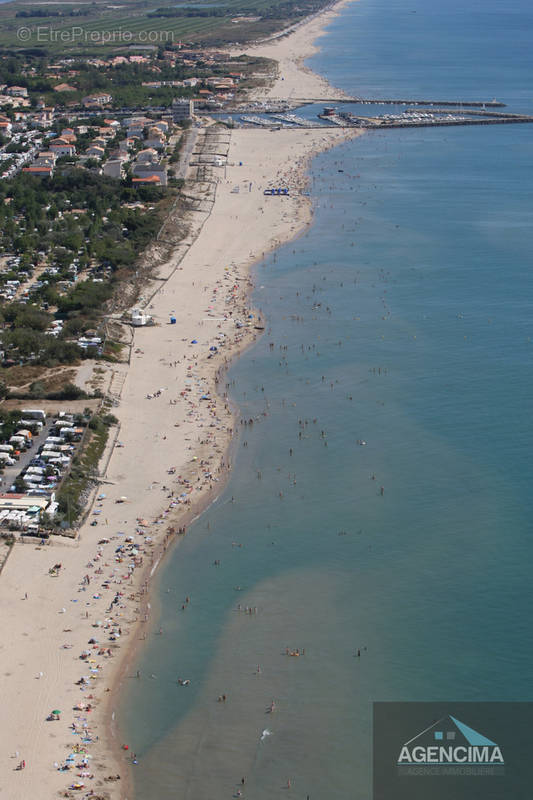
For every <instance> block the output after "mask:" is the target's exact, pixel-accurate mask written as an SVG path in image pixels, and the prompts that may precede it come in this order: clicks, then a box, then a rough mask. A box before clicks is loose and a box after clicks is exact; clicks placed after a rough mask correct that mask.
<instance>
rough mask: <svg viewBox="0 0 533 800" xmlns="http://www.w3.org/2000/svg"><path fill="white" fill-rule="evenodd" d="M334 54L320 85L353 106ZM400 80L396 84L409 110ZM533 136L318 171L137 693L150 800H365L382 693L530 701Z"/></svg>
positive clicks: (125, 713) (419, 134)
mask: <svg viewBox="0 0 533 800" xmlns="http://www.w3.org/2000/svg"><path fill="white" fill-rule="evenodd" d="M493 5H494V8H496V5H495V4H493ZM490 6H491V4H490V3H489V4H488V7H489V10H490ZM485 7H487V4H486V6H485ZM416 8H417V6H416V4H415V5H414V6H413V9H416ZM520 9H521V5H519V4H515V5H513V6H512V9H511V10H512V11H513V13H514V14H516V15H518V14H519V12H520ZM524 9H525V5H524ZM378 11H379V13H381V14H382V22H383V23H384V22H385V16H386V15H387V14H389V15H390V14H392V13H393V12H394V13H399V9H398V8H397V4H394V3H392V2H391V3H384V2H383V3H381V4H380V6H377V5H376V4H374V3H370V2H369V0H360V2H359V3H357V4H354V5H353V6H349V7H348V8H347V9H346V10H345V11H344V12H343V16H342V17H340V18H338V19H337V20H336V21H334V23H333V25H332V28H331V30H332V33H331V35H330V38H329V39H328V38H324V39H323V40H322V42H323V43H327V42H328V41H329V42H330V43H331V53H333V52H338V50H337V51H335V48H334V47H333V44H334V43H336V42H337V41H339V42H340V44H339V47H340V46H341V44H342V37H343V36H345V31H346V29H347V25H348V22H347V20H351V23H350V24H352V25H353V29H352V46H354V40H355V44H356V45H357V48H356V49H357V52H358V53H359V54H360V48H362V47H366V48H367V50H368V49H369V48H371V45H372V43H371V41H366V39H365V36H364V34H365V31H366V30H367V29H365V27H364V25H363V23H362V19H363V18H364V16H365V14H367V15H368V17H367V21H366V23H365V24H367V25H370V23H371V26H375V25H377V23H378V21H379V20H378V17H376V16H375V14H377V13H378ZM372 14H374V16H372ZM524 14H525V11H524ZM378 16H379V15H378ZM357 18H359V21H358V23H357V26H355V23H354V19H357ZM388 19H389V22H391V19H390V16H389V18H388ZM343 20H344V26H343V25H342V21H343ZM393 21H394V20H392V22H393ZM400 34H401V29H400V33H399V34H398V39H399V37H400ZM504 34H505V29H503V31H500V38H502V37H503V38H504ZM435 35H436V33H435ZM335 37H339V38H335ZM358 37H361V38H360V39H359V38H358ZM365 41H366V44H365ZM429 45H430V43H428V42H427V41H426V42H425V45H424V46H425V47H429ZM508 45H509V47H510V46H511V43H510V41H509V42H508ZM399 46H400V43H399V44H398V47H399ZM502 46H503V45H502ZM331 53H330V56H329V57H330V63H331V65H332V66H331V71H330V72H328V71H327V69H326V68H325V65H327V63H328V62H327V57H328V56H327V52H326V49H324V50H323V51H322V53H321V54H320V55H319V56H317V57H316V58H317V59H319V60H321V61H320V63H321V66H322V67H323V68H322V69H321V70H320V71H323V72H325V74H327V76H328V77H329V78H330V79H331V80H332V81H333V82H334V83H336V84H337V85H342V86H343V87H344V88H347V89H350V90H351V89H352V88H353V86H352V85H351V84H350V82H349V79H350V76H349V75H347V77H345V79H344V83H341V81H340V80H339V74H340V72H339V71H340V66H339V62H335V58H334V57H333V56H332V55H331ZM464 55H465V58H466V57H467V56H468V53H467V52H466V49H465V54H464ZM454 56H455V58H457V59H459V60H460V57H461V49H460V48H458V47H456V49H455V52H454ZM359 58H360V55H358V59H359ZM335 65H336V66H335ZM312 66H314V67H315V68H317V64H316V63H315V59H313V63H312ZM511 66H512V65H511ZM393 67H394V59H391V62H390V67H389V69H390V71H391V75H390V76H389V78H387V75H386V68H385V66H383V65H382V67H381V69H382V72H381V75H380V76H379V80H380V81H381V82H383V85H384V86H385V88H386V89H390V93H391V94H392V93H397V92H396V91H394V90H395V89H398V91H399V89H400V88H402V89H405V90H406V91H407V90H408V89H410V88H412V89H413V91H411V92H410V94H411V96H412V95H413V93H416V92H417V91H418V88H419V87H418V86H411V85H410V83H409V76H408V75H407V77H405V78H404V83H403V84H402V85H401V86H399V85H396V86H394V85H391V84H390V83H389V84H388V83H387V81H388V80H390V81H392V72H393ZM335 70H337V72H335ZM439 74H440V73H439ZM514 75H515V71H514V69H511V70H510V72H509V74H508V79H509V87H508V88H509V95H510V99H514V100H515V101H516V102H518V100H519V101H520V103H525V102H526V100H525V98H526V92H525V90H523V87H520V86H517V84H516V82H514ZM358 80H360V76H359V77H358ZM502 80H503V79H502ZM436 84H437V75H436V74H435V76H434V81H433V84H432V83H431V81H430V80H429V78H428V91H429V88H434V89H435V93H436V94H438V96H439V97H441V98H443V99H445V98H446V97H450V96H452V95H454V91H453V89H454V88H455V87H454V85H453V84H452V83H450V84H449V85H447V84H446V83H445V82H444V81H443V80H442V79H441V82H440V83H439V84H438V85H436ZM359 85H360V88H361V94H363V89H364V90H365V93H366V89H367V88H368V93H370V91H371V90H372V89H374V88H375V86H373V85H371V84H370V82H368V83H367V84H366V86H362V85H361V84H359ZM511 85H512V88H511ZM423 88H425V87H423ZM501 88H502V92H500V93H499V97H498V99H501V100H504V101H505V100H506V97H505V96H504V94H503V92H504V89H505V85H502V87H501ZM490 91H491V89H490V87H489V86H486V85H480V86H478V88H477V92H476V93H475V94H476V97H477V96H479V95H481V96H482V98H484V97H485V96H486V93H487V92H490ZM385 93H386V92H385ZM382 96H384V95H382ZM511 96H512V97H511ZM517 98H518V100H517ZM530 141H531V139H530V129H529V127H528V126H507V127H502V128H498V127H487V128H459V129H455V130H450V129H448V130H445V131H439V130H435V129H434V130H431V129H427V130H423V131H415V130H407V131H402V132H387V133H375V134H368V135H365V136H364V137H362V138H360V139H358V140H356V141H353V142H351V143H349V144H346V145H343V146H341V147H339V148H337V149H336V150H334V151H331V152H329V153H325V154H322V155H321V156H319V157H318V158H317V159H315V161H314V163H313V167H312V171H311V174H312V176H313V181H312V186H311V193H312V195H313V197H314V198H316V215H315V221H314V224H313V226H312V228H311V229H310V230H309V232H308V233H307V234H306V235H305V236H303V237H302V238H300V239H299V240H297V241H296V242H293V243H290V244H288V245H286V246H285V247H283V248H281V249H280V250H278V251H277V252H276V253H275V254H274V255H273V256H271V257H269V258H268V260H267V261H265V262H264V263H262V264H260V265H258V266H257V268H256V270H255V282H256V286H257V288H256V291H255V294H254V298H253V300H254V304H255V305H256V306H258V307H261V309H262V312H263V313H264V315H265V316H266V318H267V319H268V321H269V329H268V330H267V332H266V333H265V335H264V336H263V338H262V339H261V341H260V342H258V343H257V345H256V346H255V347H254V348H253V349H252V350H250V351H249V352H247V353H246V354H245V355H244V356H243V357H242V358H241V360H240V361H239V362H238V363H237V364H236V365H235V367H234V368H233V369H232V371H231V373H230V375H229V376H228V381H229V382H230V384H231V385H230V391H231V394H232V396H233V398H234V400H235V401H236V403H237V404H238V405H239V407H240V410H241V417H242V418H243V419H250V418H253V419H254V420H256V421H255V422H254V424H253V425H246V426H244V425H242V426H241V429H240V441H239V447H238V451H237V455H236V459H235V466H234V470H233V474H232V477H231V479H230V482H229V484H228V487H227V489H226V490H225V492H224V493H223V495H222V496H221V497H220V498H219V500H218V501H217V503H215V504H214V505H213V506H212V507H211V508H210V509H209V511H208V512H206V513H205V514H204V515H203V516H202V517H201V518H200V520H198V522H197V523H196V524H195V525H194V526H192V527H191V528H190V530H189V532H188V536H187V537H186V538H185V539H184V541H183V542H182V543H181V544H180V546H179V547H178V548H177V549H176V550H175V552H174V553H173V554H171V555H170V557H169V558H168V559H167V561H166V563H165V564H164V566H163V568H162V569H161V572H160V575H159V578H158V587H159V588H158V598H157V605H158V606H160V608H161V610H160V615H159V616H158V618H157V619H155V620H154V622H153V632H154V631H157V630H158V629H159V627H162V629H163V635H162V636H158V635H154V634H153V633H152V635H150V636H149V644H148V645H147V647H146V648H145V649H144V651H143V652H142V653H141V655H140V657H139V659H138V663H137V664H136V665H135V666H134V667H133V669H132V674H134V673H135V670H136V669H137V668H138V669H140V670H141V679H140V680H135V679H132V680H130V681H129V682H128V686H127V687H126V689H125V691H124V693H123V697H122V702H121V708H120V709H119V713H118V718H119V723H120V726H121V733H122V736H123V737H124V740H125V741H128V743H129V745H130V748H132V750H133V751H134V752H136V753H137V755H138V759H139V764H138V766H137V767H136V768H135V769H136V772H135V776H134V777H135V789H136V797H138V798H143V800H156V798H157V799H158V798H161V797H166V796H177V797H180V798H183V799H184V800H185V799H186V798H192V797H196V798H201V799H202V800H203V799H204V798H205V799H206V800H207V798H213V797H216V798H222V797H226V796H227V797H231V796H232V795H233V794H234V793H235V791H236V788H237V786H238V785H239V784H240V780H241V777H242V776H246V787H245V792H244V795H245V796H247V797H254V798H259V800H263V798H264V799H265V800H266V798H272V797H284V796H286V794H287V790H286V788H285V787H286V784H287V779H289V778H290V779H291V782H292V787H291V792H290V794H291V795H296V796H297V797H303V798H305V797H306V796H307V795H310V797H311V798H320V797H325V796H329V795H331V794H335V795H336V796H337V797H339V798H342V799H343V800H344V798H345V799H346V800H352V799H353V798H357V800H359V798H361V800H362V799H363V798H368V797H370V786H371V775H370V769H371V767H370V757H371V703H372V701H373V700H437V699H443V700H489V699H492V700H523V699H530V697H529V695H530V692H531V690H530V689H529V686H528V683H527V675H528V664H529V662H530V659H531V655H532V653H531V646H530V644H529V640H528V637H527V635H526V626H527V616H526V615H527V609H528V606H529V600H530V577H529V568H528V564H529V563H530V561H531V556H532V552H531V551H532V545H531V541H530V536H529V530H530V519H531V514H532V505H533V499H532V497H531V492H530V491H528V488H529V485H530V482H531V465H530V452H531V445H532V441H531V440H532V425H531V421H530V414H529V410H528V402H527V401H528V398H529V396H530V393H531V389H532V383H533V379H532V377H531V376H532V372H531V353H532V351H531V347H532V346H533V343H532V341H531V338H530V337H532V336H533V333H532V330H533V328H532V323H531V314H530V296H531V289H532V282H533V279H532V274H531V263H530V262H531V259H530V239H531V221H532V207H531V198H530V193H529V190H528V188H527V187H526V181H525V180H524V177H523V176H524V175H525V174H527V173H528V171H529V170H530V169H531V162H532V160H533V151H532V149H531V144H530ZM339 170H342V172H339ZM270 345H272V347H271V346H270ZM315 420H316V421H315ZM245 443H246V445H245ZM382 487H383V488H382ZM215 561H220V565H219V566H215V563H214V562H215ZM186 596H189V597H190V603H188V604H186V606H187V607H186V610H184V611H183V610H181V606H182V604H183V602H184V600H185V597H186ZM239 605H240V606H241V610H239V609H238V606H239ZM246 607H249V608H252V609H253V613H251V614H249V613H245V611H244V610H242V609H245V608H246ZM255 609H256V611H255ZM287 647H288V648H290V650H292V651H296V649H298V650H299V651H300V652H302V651H303V650H305V654H304V655H300V656H295V657H291V656H287V655H286V652H285V651H286V648H287ZM358 651H359V652H360V655H359V656H358V655H357V653H358ZM258 666H259V671H258ZM151 675H154V677H153V678H151V677H150V676H151ZM178 677H181V678H188V679H190V680H191V684H190V685H189V686H179V685H178V684H177V679H178ZM223 695H226V697H227V699H226V702H219V701H218V700H217V698H218V697H221V696H223ZM273 700H274V703H275V705H274V710H273V711H272V712H270V710H269V709H270V707H271V703H272V701H273Z"/></svg>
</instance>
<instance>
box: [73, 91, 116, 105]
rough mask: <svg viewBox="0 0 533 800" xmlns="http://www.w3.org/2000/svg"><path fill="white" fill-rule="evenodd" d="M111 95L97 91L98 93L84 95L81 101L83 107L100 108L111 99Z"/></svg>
mask: <svg viewBox="0 0 533 800" xmlns="http://www.w3.org/2000/svg"><path fill="white" fill-rule="evenodd" d="M112 99H113V97H112V96H111V95H110V94H107V92H99V93H98V94H90V95H88V96H87V97H84V98H83V99H82V101H81V103H82V105H83V106H84V107H85V108H101V107H102V106H105V105H107V104H108V103H110V102H111V101H112Z"/></svg>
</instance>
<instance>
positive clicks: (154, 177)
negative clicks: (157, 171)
mask: <svg viewBox="0 0 533 800" xmlns="http://www.w3.org/2000/svg"><path fill="white" fill-rule="evenodd" d="M133 183H161V178H160V177H159V175H147V176H146V178H133Z"/></svg>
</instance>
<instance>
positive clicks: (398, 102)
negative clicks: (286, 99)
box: [269, 97, 506, 108]
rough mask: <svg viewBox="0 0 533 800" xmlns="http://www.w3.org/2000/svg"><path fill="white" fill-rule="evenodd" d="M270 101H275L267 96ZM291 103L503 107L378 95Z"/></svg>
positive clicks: (501, 105) (483, 102)
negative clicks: (390, 97)
mask: <svg viewBox="0 0 533 800" xmlns="http://www.w3.org/2000/svg"><path fill="white" fill-rule="evenodd" d="M269 100H270V102H275V101H274V100H273V99H272V98H269ZM291 102H292V103H295V104H296V103H298V104H300V105H304V104H308V103H360V104H361V105H373V106H446V107H448V106H450V107H456V108H505V105H506V104H505V103H501V102H500V101H499V100H391V99H383V98H382V97H378V98H375V99H372V98H369V97H330V98H325V97H321V98H315V99H313V98H302V97H300V98H298V97H295V98H291Z"/></svg>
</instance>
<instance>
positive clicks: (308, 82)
mask: <svg viewBox="0 0 533 800" xmlns="http://www.w3.org/2000/svg"><path fill="white" fill-rule="evenodd" d="M351 2H353V0H340V2H338V3H334V4H333V5H332V6H331V7H330V8H328V9H327V10H326V11H323V12H322V13H320V14H317V15H315V16H313V17H311V18H310V19H308V20H305V21H304V22H301V23H299V24H298V25H297V26H294V27H293V28H291V29H290V32H289V33H284V34H283V33H282V34H277V35H276V36H274V37H272V38H271V39H269V40H268V41H265V42H261V43H258V44H257V45H255V46H254V47H250V48H247V49H246V50H245V51H244V52H246V53H249V54H250V55H255V56H260V57H261V58H271V59H274V60H275V61H277V62H278V70H277V75H276V77H275V80H274V81H273V83H272V85H271V86H270V87H269V88H268V89H267V90H266V91H265V90H264V89H261V90H257V91H256V92H255V93H252V97H254V99H260V98H264V97H271V98H279V99H282V100H297V99H302V100H333V99H339V100H341V99H342V98H343V97H347V95H346V92H343V91H342V89H337V88H336V87H334V86H332V85H331V84H330V83H329V82H328V81H327V80H326V79H325V78H323V77H322V76H321V75H318V74H317V73H316V72H313V70H312V69H309V67H307V66H305V64H304V61H305V59H306V58H309V57H310V56H312V55H314V54H315V53H318V52H319V51H320V44H317V40H319V39H320V37H321V36H324V34H325V29H326V28H327V26H328V24H329V23H330V22H331V20H332V19H334V18H335V17H336V16H338V14H340V12H341V11H342V9H343V8H344V6H346V5H348V4H349V3H351Z"/></svg>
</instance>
